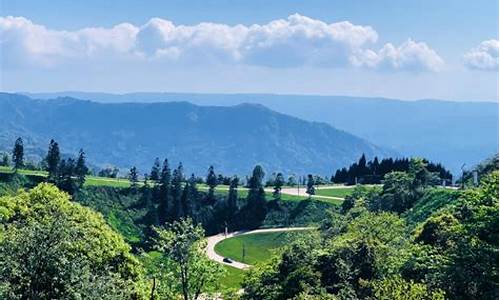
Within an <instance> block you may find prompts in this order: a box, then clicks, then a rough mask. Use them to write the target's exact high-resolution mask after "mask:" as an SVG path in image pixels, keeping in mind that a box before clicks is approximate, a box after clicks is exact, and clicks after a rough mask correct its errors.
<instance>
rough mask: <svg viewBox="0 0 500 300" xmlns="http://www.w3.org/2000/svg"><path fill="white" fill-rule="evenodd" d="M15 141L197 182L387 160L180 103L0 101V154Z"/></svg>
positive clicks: (343, 140) (282, 124) (261, 118)
mask: <svg viewBox="0 0 500 300" xmlns="http://www.w3.org/2000/svg"><path fill="white" fill-rule="evenodd" d="M17 136H22V137H23V138H24V139H25V143H26V145H27V148H28V149H31V150H33V151H35V152H38V153H40V152H42V153H43V150H46V147H47V145H48V142H49V140H50V139H51V138H54V139H56V140H57V141H58V142H59V144H60V145H61V147H62V151H63V152H66V153H76V152H77V151H78V149H79V148H80V147H83V148H84V150H85V151H86V152H87V155H88V158H89V160H90V161H91V162H93V163H95V164H98V165H101V166H103V165H105V164H107V163H109V164H113V165H116V166H119V167H121V168H129V167H131V166H134V165H135V166H138V167H139V168H140V170H141V171H142V172H146V171H149V169H150V167H151V164H152V162H153V160H154V158H155V157H159V158H161V159H162V158H164V157H167V158H169V160H170V162H171V164H172V165H174V166H175V165H176V164H177V163H178V162H179V161H182V162H183V164H184V166H185V168H186V170H187V171H188V172H195V173H196V174H198V175H202V176H204V175H205V173H206V170H207V168H208V166H209V165H214V166H215V168H216V169H217V171H218V172H224V173H226V174H239V175H244V174H248V173H249V172H250V171H251V169H252V168H253V167H254V166H255V165H256V164H261V165H263V167H264V168H265V169H266V170H267V171H268V172H274V171H282V172H285V173H287V174H291V173H297V174H306V173H308V172H314V173H318V174H323V175H328V174H332V173H333V172H334V170H335V169H336V168H338V167H343V166H346V165H348V164H350V163H351V162H353V161H354V160H356V159H358V158H359V156H360V155H361V154H362V153H365V154H366V155H367V156H368V157H373V156H374V155H378V156H379V157H381V156H385V155H388V154H394V153H393V152H391V151H388V150H386V149H383V148H381V147H378V146H375V145H373V144H371V143H369V142H367V141H365V140H363V139H361V138H358V137H356V136H354V135H352V134H350V133H347V132H345V131H341V130H337V129H335V128H333V127H332V126H330V125H327V124H325V123H319V122H308V121H304V120H300V119H298V118H296V117H290V116H287V115H284V114H281V113H277V112H274V111H272V110H270V109H268V108H266V107H264V106H262V105H255V104H239V105H236V106H227V107H222V106H219V107H215V106H198V105H195V104H191V103H188V102H169V103H121V104H103V103H96V102H91V101H84V100H78V99H74V98H58V99H56V100H50V101H44V100H34V99H31V98H29V97H26V96H23V95H18V94H8V93H0V150H4V151H5V150H10V149H11V147H12V144H13V142H14V140H15V138H16V137H17Z"/></svg>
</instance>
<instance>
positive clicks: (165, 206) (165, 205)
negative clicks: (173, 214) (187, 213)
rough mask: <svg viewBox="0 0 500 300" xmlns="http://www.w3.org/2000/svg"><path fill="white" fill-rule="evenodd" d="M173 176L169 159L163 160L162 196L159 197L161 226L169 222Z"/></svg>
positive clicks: (161, 176)
mask: <svg viewBox="0 0 500 300" xmlns="http://www.w3.org/2000/svg"><path fill="white" fill-rule="evenodd" d="M171 180H172V174H171V171H170V165H169V163H168V159H166V158H165V160H163V166H162V169H161V175H160V192H159V193H160V194H159V195H158V219H159V222H160V225H163V224H165V223H166V222H167V221H171V220H169V215H170V214H169V211H168V210H169V206H170V205H169V202H170V199H171V195H170V190H171V188H170V186H171Z"/></svg>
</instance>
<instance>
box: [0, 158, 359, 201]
mask: <svg viewBox="0 0 500 300" xmlns="http://www.w3.org/2000/svg"><path fill="white" fill-rule="evenodd" d="M18 172H19V174H21V175H26V176H37V177H47V172H46V171H38V170H36V171H35V170H24V169H20V170H18ZM0 173H13V171H12V168H10V167H3V166H0ZM141 184H142V182H139V185H141ZM85 186H109V187H119V188H127V187H129V186H130V182H129V180H128V179H125V178H108V177H98V176H87V177H86V178H85ZM197 187H198V189H199V190H200V191H208V186H207V185H206V184H198V185H197ZM228 190H229V187H228V186H227V185H218V186H217V187H216V188H215V193H216V194H218V195H227V193H228ZM351 191H352V189H350V188H349V189H340V188H332V189H321V190H320V189H318V190H317V191H316V193H317V194H318V195H322V196H335V197H342V198H343V197H345V196H346V195H348V194H349V193H351ZM247 195H248V189H247V188H245V187H239V188H238V197H239V198H246V196H247ZM266 198H267V200H273V199H274V198H273V194H272V192H269V191H266ZM313 198H315V197H314V196H313ZM305 199H307V197H304V196H296V195H288V194H282V195H281V200H283V201H303V200H305ZM315 199H316V200H319V201H323V202H328V203H331V204H336V205H339V204H341V203H342V202H341V201H339V200H330V199H324V198H315Z"/></svg>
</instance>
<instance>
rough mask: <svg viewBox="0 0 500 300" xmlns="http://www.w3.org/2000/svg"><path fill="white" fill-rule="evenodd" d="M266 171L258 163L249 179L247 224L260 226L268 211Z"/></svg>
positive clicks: (246, 208)
mask: <svg viewBox="0 0 500 300" xmlns="http://www.w3.org/2000/svg"><path fill="white" fill-rule="evenodd" d="M264 176H265V173H264V170H263V169H262V167H261V166H259V165H257V166H255V168H254V169H253V172H252V176H251V177H250V178H249V180H248V195H247V204H246V207H245V210H246V213H247V216H246V224H245V225H246V226H250V227H256V226H257V227H258V226H259V225H260V224H261V223H262V221H263V220H264V218H265V217H266V213H267V202H266V194H265V192H264V187H263V185H262V180H263V179H264Z"/></svg>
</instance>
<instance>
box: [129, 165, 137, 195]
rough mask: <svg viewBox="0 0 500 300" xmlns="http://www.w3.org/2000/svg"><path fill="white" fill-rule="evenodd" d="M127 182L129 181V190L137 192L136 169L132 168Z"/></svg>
mask: <svg viewBox="0 0 500 300" xmlns="http://www.w3.org/2000/svg"><path fill="white" fill-rule="evenodd" d="M128 180H129V181H130V189H131V190H132V191H136V190H137V185H138V184H137V183H138V182H139V174H137V168H136V167H132V168H130V171H129V173H128Z"/></svg>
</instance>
